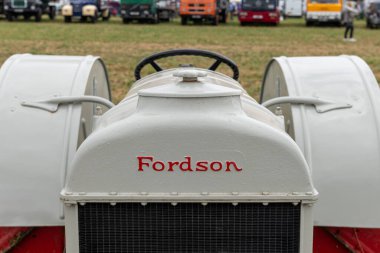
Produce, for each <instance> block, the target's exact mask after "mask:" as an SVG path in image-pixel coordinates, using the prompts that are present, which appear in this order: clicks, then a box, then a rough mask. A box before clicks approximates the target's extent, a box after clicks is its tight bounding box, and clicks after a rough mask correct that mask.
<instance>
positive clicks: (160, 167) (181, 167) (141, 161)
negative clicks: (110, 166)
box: [137, 156, 243, 172]
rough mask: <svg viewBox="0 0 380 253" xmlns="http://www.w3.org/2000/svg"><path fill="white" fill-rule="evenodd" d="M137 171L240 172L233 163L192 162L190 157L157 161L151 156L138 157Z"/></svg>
mask: <svg viewBox="0 0 380 253" xmlns="http://www.w3.org/2000/svg"><path fill="white" fill-rule="evenodd" d="M137 160H138V171H146V170H153V171H157V172H161V171H168V172H174V171H182V172H206V171H213V172H219V171H223V172H233V171H235V172H240V171H242V170H243V168H240V167H239V166H238V165H237V163H236V162H234V161H197V162H193V161H192V158H191V157H190V156H185V157H184V160H183V161H167V162H164V161H159V160H155V159H154V157H153V156H138V157H137Z"/></svg>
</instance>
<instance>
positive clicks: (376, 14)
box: [367, 1, 380, 28]
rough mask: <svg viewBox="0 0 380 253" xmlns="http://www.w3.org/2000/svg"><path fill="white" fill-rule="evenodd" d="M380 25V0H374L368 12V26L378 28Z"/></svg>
mask: <svg viewBox="0 0 380 253" xmlns="http://www.w3.org/2000/svg"><path fill="white" fill-rule="evenodd" d="M379 26H380V1H377V2H372V3H371V4H370V5H369V8H368V12H367V27H369V28H376V27H379Z"/></svg>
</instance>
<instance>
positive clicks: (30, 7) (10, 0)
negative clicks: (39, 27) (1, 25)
mask: <svg viewBox="0 0 380 253" xmlns="http://www.w3.org/2000/svg"><path fill="white" fill-rule="evenodd" d="M3 8H4V14H5V17H6V19H7V20H8V21H14V20H15V19H17V18H18V17H19V16H22V17H24V19H25V20H29V19H30V18H31V17H34V19H35V21H36V22H40V21H41V19H42V15H44V14H47V15H48V16H49V19H50V20H53V19H55V15H56V8H55V6H54V4H52V3H51V2H50V0H42V1H40V0H5V1H4V7H3ZM0 12H1V10H0Z"/></svg>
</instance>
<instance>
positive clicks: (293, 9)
mask: <svg viewBox="0 0 380 253" xmlns="http://www.w3.org/2000/svg"><path fill="white" fill-rule="evenodd" d="M303 9H304V0H286V1H285V10H284V14H285V17H296V18H300V17H302V16H303V13H304V11H303Z"/></svg>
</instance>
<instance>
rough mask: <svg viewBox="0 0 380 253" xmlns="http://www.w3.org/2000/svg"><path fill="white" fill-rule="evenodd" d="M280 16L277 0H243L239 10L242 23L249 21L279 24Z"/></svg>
mask: <svg viewBox="0 0 380 253" xmlns="http://www.w3.org/2000/svg"><path fill="white" fill-rule="evenodd" d="M280 17H281V13H280V10H279V8H278V1H277V0H243V1H242V5H241V9H240V11H239V21H240V24H241V25H246V24H249V23H262V24H272V25H278V24H279V23H280Z"/></svg>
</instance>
